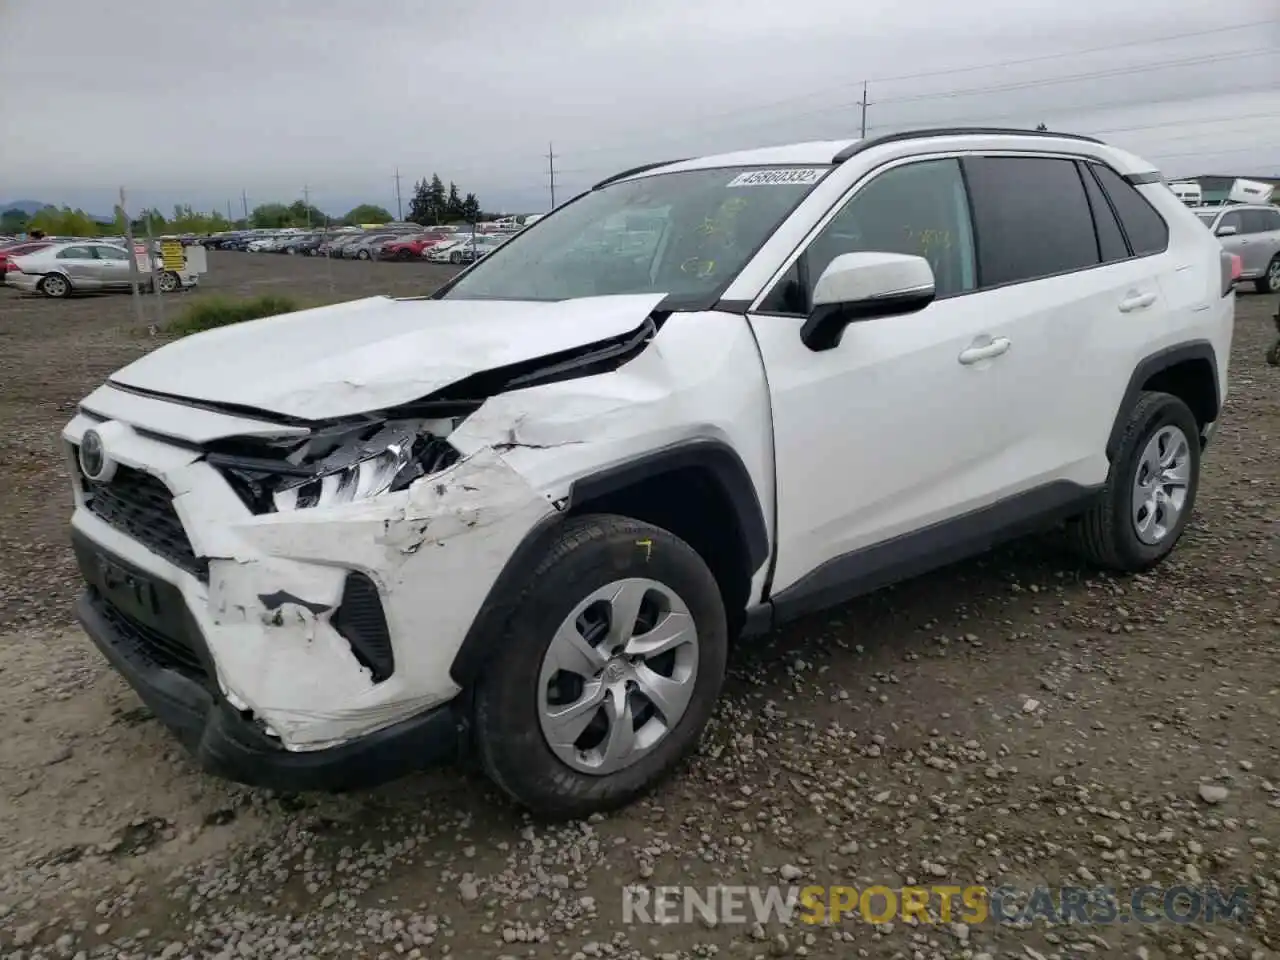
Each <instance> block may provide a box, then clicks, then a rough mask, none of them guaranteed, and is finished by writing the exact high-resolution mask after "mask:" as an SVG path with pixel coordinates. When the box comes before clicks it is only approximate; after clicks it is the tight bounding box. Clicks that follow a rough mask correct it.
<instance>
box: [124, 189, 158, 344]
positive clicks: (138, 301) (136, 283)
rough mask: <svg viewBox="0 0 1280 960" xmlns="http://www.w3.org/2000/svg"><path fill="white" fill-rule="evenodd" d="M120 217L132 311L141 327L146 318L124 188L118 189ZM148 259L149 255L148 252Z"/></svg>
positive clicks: (139, 272) (131, 224)
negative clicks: (127, 261)
mask: <svg viewBox="0 0 1280 960" xmlns="http://www.w3.org/2000/svg"><path fill="white" fill-rule="evenodd" d="M120 215H121V216H122V217H123V218H124V240H125V245H126V246H127V247H128V248H129V286H130V287H131V288H132V290H133V309H134V312H135V313H137V315H138V326H139V327H141V326H142V325H143V324H144V323H146V316H145V315H144V314H143V312H142V291H141V290H140V289H139V288H140V287H141V286H142V271H141V270H140V269H139V268H138V251H137V248H136V247H135V246H134V245H133V223H132V222H131V221H130V219H129V206H128V202H127V201H126V199H125V195H124V187H121V188H120ZM147 256H148V258H150V256H151V253H150V251H148V253H147Z"/></svg>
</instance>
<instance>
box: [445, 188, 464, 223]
mask: <svg viewBox="0 0 1280 960" xmlns="http://www.w3.org/2000/svg"><path fill="white" fill-rule="evenodd" d="M444 218H445V220H446V221H450V222H452V221H454V220H461V219H462V197H461V195H460V194H459V193H458V185H457V184H456V183H454V182H453V181H452V180H450V181H449V196H448V198H447V199H446V200H445V202H444Z"/></svg>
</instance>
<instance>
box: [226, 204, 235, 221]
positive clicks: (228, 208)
mask: <svg viewBox="0 0 1280 960" xmlns="http://www.w3.org/2000/svg"><path fill="white" fill-rule="evenodd" d="M227 223H229V224H231V225H232V226H235V221H234V220H232V219H231V201H230V200H228V201H227Z"/></svg>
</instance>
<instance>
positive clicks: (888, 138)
mask: <svg viewBox="0 0 1280 960" xmlns="http://www.w3.org/2000/svg"><path fill="white" fill-rule="evenodd" d="M983 136H988V137H1048V138H1050V139H1054V140H1083V141H1084V142H1086V143H1102V141H1101V140H1098V139H1097V138H1095V137H1086V136H1084V135H1083V134H1080V133H1054V132H1053V131H1052V130H1019V129H1017V128H1015V127H934V128H931V129H924V130H902V131H900V132H898V133H886V134H885V135H884V136H880V137H872V138H871V139H870V140H859V141H858V142H857V143H851V144H849V146H847V147H845V148H844V149H843V150H841V151H840V152H839V153H837V154H836V155H835V156H834V157H832V158H831V162H832V163H844V162H845V161H846V160H848V159H849V158H850V157H854V156H857V155H858V154H859V153H862V152H864V151H866V150H870V149H872V148H873V147H880V146H883V145H884V144H886V143H901V142H902V141H903V140H921V139H924V138H926V137H983Z"/></svg>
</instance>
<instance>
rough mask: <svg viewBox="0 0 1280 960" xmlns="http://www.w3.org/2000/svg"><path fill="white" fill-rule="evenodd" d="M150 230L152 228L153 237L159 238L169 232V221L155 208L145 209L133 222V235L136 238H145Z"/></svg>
mask: <svg viewBox="0 0 1280 960" xmlns="http://www.w3.org/2000/svg"><path fill="white" fill-rule="evenodd" d="M148 228H150V230H151V235H152V236H153V237H158V236H160V234H162V233H165V232H167V231H168V229H169V221H168V220H166V219H165V218H164V214H163V213H161V212H160V211H159V210H157V209H155V208H154V207H144V208H143V210H142V212H141V213H139V214H138V217H137V219H136V220H135V221H134V222H133V235H134V236H135V237H145V236H146V235H147V229H148Z"/></svg>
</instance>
